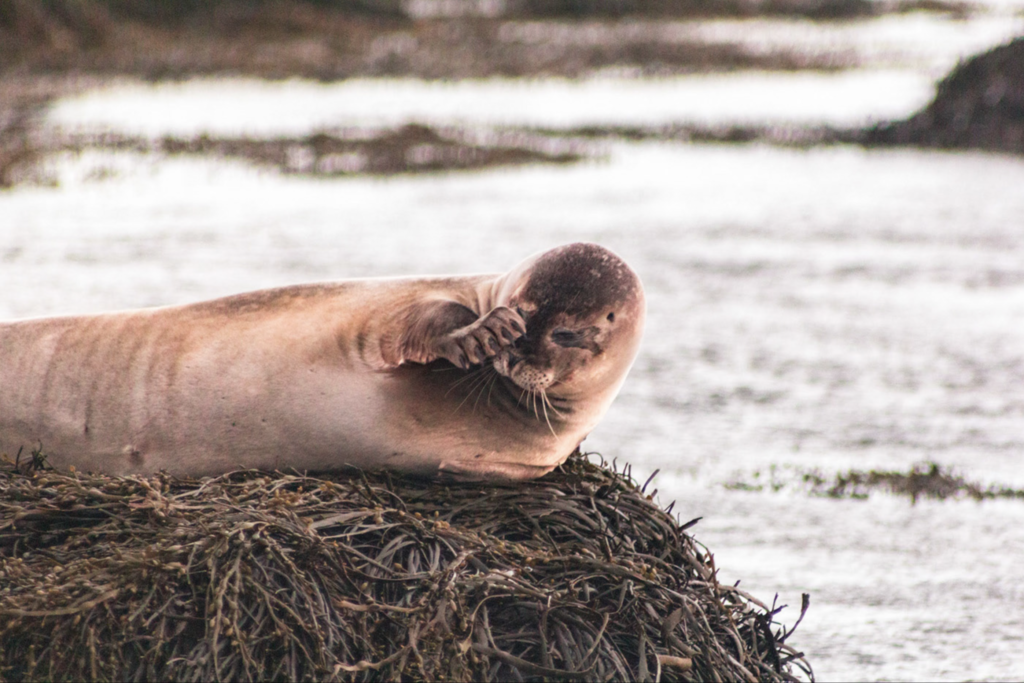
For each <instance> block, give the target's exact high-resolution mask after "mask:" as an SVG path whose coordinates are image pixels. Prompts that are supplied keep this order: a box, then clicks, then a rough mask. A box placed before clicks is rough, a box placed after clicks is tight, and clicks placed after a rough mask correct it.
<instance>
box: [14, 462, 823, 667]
mask: <svg viewBox="0 0 1024 683" xmlns="http://www.w3.org/2000/svg"><path fill="white" fill-rule="evenodd" d="M25 469H26V468H25V467H24V466H22V468H21V470H22V471H19V470H17V469H16V468H15V467H13V466H11V465H5V466H3V467H2V468H0V679H3V680H41V679H45V680H80V679H91V680H97V679H115V678H116V679H126V680H141V679H164V680H166V679H174V680H190V681H198V680H204V681H205V680H239V679H268V680H269V679H276V680H282V679H286V680H304V679H327V680H335V679H338V680H354V681H356V680H357V681H370V680H391V679H396V680H397V679H399V678H401V679H431V680H442V679H449V680H483V679H490V680H537V679H542V678H544V679H567V680H575V679H586V680H627V679H628V680H664V681H669V680H690V681H711V680H737V681H738V680H749V681H753V680H767V681H778V680H794V678H795V676H796V675H800V676H801V677H806V678H809V677H811V671H810V667H809V666H808V665H807V664H806V662H805V661H804V660H803V657H802V654H801V653H799V652H797V651H796V650H794V649H793V648H792V647H791V646H790V645H789V644H787V642H786V641H787V638H788V636H789V635H790V633H791V631H787V630H786V629H785V628H784V627H782V626H780V625H779V623H778V622H777V621H775V618H776V616H777V613H778V611H779V609H775V608H768V607H766V606H765V605H763V604H761V603H760V602H758V601H757V600H756V599H754V598H753V597H751V596H749V595H747V594H746V593H744V592H743V591H741V590H739V589H737V588H735V587H730V586H723V585H721V584H719V583H718V581H717V579H716V571H715V566H714V560H713V557H712V556H711V554H710V553H709V552H708V551H707V549H706V548H704V547H703V546H702V545H701V544H699V543H698V542H696V541H694V540H693V538H692V537H691V536H690V535H688V534H687V533H686V531H685V530H686V528H687V527H688V526H689V524H683V525H680V524H679V523H678V521H677V520H675V519H674V518H673V517H672V516H671V514H670V512H668V511H665V510H662V509H661V508H659V507H658V506H657V505H656V504H655V503H653V502H652V500H651V497H650V496H648V495H646V494H645V492H644V488H642V487H638V486H637V485H636V484H635V482H633V481H632V479H631V478H630V476H629V473H628V471H626V472H616V471H614V469H610V468H607V467H605V466H602V465H598V464H595V463H592V462H590V461H588V460H587V459H586V458H584V457H580V456H575V457H573V458H571V459H570V460H569V461H568V462H567V463H566V464H565V465H564V466H563V467H562V468H560V470H559V471H556V472H554V473H552V474H550V475H548V476H546V477H543V478H541V479H539V480H537V481H534V482H528V483H521V484H515V485H508V486H496V485H486V486H483V485H469V484H453V483H443V482H436V481H423V480H415V479H408V478H400V477H397V476H392V475H389V474H387V473H381V474H367V473H361V472H352V473H348V474H336V473H335V474H328V475H321V476H317V477H314V476H300V475H297V474H281V473H274V474H268V473H264V472H256V471H240V472H234V473H231V474H227V475H224V476H221V477H217V478H214V479H203V480H188V479H175V478H171V477H169V476H163V475H160V476H154V477H148V478H146V477H108V476H100V475H91V474H89V475H86V474H81V473H58V472H56V471H53V470H49V469H47V468H45V466H44V465H43V464H42V463H41V458H40V457H39V456H38V455H36V456H35V462H34V464H33V466H30V467H29V468H28V469H29V470H30V471H28V472H24V471H23V470H25ZM802 608H803V610H806V608H807V604H806V598H805V600H804V605H803V606H802ZM802 616H803V611H801V617H802Z"/></svg>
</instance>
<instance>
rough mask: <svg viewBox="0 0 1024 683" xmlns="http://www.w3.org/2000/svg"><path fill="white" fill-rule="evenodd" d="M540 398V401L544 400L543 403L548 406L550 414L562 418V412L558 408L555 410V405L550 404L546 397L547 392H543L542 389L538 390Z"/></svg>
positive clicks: (548, 398) (549, 399)
mask: <svg viewBox="0 0 1024 683" xmlns="http://www.w3.org/2000/svg"><path fill="white" fill-rule="evenodd" d="M540 397H541V399H543V400H544V402H545V403H547V404H548V408H551V412H553V413H554V414H555V415H557V416H558V417H562V415H563V413H562V411H560V410H559V409H558V408H556V407H555V404H554V403H552V402H551V398H550V397H548V392H547V391H545V390H544V389H541V390H540Z"/></svg>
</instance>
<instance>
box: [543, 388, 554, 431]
mask: <svg viewBox="0 0 1024 683" xmlns="http://www.w3.org/2000/svg"><path fill="white" fill-rule="evenodd" d="M540 398H541V403H540V406H541V408H543V409H544V421H545V422H547V423H548V429H550V430H551V436H558V434H556V433H555V428H554V427H552V426H551V420H550V419H549V418H548V405H547V404H548V397H547V396H546V395H545V393H544V390H543V389H541V390H540Z"/></svg>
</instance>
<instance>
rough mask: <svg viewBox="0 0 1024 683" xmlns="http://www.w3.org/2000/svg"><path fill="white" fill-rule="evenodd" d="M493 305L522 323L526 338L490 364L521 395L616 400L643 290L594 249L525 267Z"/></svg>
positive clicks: (575, 248) (563, 250)
mask: <svg viewBox="0 0 1024 683" xmlns="http://www.w3.org/2000/svg"><path fill="white" fill-rule="evenodd" d="M496 298H497V300H498V301H499V302H501V303H503V304H504V305H506V306H508V307H509V308H511V309H512V310H514V311H516V312H517V313H518V314H519V315H520V316H521V317H522V318H523V320H524V321H525V324H526V334H524V335H523V336H521V337H519V338H518V339H517V340H516V342H515V344H514V345H512V346H509V347H507V348H505V349H503V350H502V352H500V353H499V354H498V355H497V356H496V357H495V359H494V367H495V370H497V371H498V373H499V374H501V375H504V376H505V377H508V378H509V379H510V380H512V382H514V383H515V384H516V385H517V386H519V387H521V388H522V389H524V390H526V391H529V392H531V393H539V394H541V395H542V396H547V397H549V398H552V399H556V400H557V399H562V400H572V401H578V400H580V399H581V398H582V397H585V396H591V397H594V398H598V397H600V402H601V403H604V402H606V401H607V400H610V399H609V398H608V395H609V394H610V395H611V396H614V395H615V393H617V392H618V389H619V387H620V385H621V383H622V380H623V379H624V378H625V375H626V372H627V371H628V370H629V367H630V366H631V365H632V363H633V360H634V358H635V357H636V353H637V350H638V348H639V343H640V338H641V336H642V333H643V327H644V317H645V313H646V304H645V300H644V291H643V286H642V285H641V284H640V279H639V278H638V277H637V275H636V273H634V272H633V271H632V270H631V269H630V268H629V266H627V265H626V263H625V262H624V261H622V259H620V258H619V257H618V256H616V255H615V254H614V253H612V252H611V251H609V250H608V249H606V248H604V247H601V246H599V245H597V244H588V243H577V244H569V245H566V246H563V247H558V248H556V249H552V250H550V251H546V252H544V253H542V254H539V255H537V256H534V257H532V258H530V259H527V260H526V261H524V262H523V263H522V264H520V266H518V267H517V268H516V269H515V270H513V271H512V272H511V273H509V274H508V276H506V277H505V278H504V279H503V280H502V281H501V282H500V283H499V292H498V295H497V297H496Z"/></svg>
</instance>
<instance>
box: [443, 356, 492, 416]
mask: <svg viewBox="0 0 1024 683" xmlns="http://www.w3.org/2000/svg"><path fill="white" fill-rule="evenodd" d="M485 370H486V367H484V368H480V370H478V371H476V372H475V373H473V382H472V383H471V384H470V385H469V387H468V388H467V389H466V396H465V397H464V398H463V399H462V401H461V402H460V403H459V405H458V406H456V408H455V411H454V412H455V413H457V412H459V410H460V409H461V408H462V406H463V405H465V403H466V401H468V400H469V399H470V398H471V397H472V396H473V392H475V391H476V390H477V389H480V393H483V386H484V383H485V382H486V381H487V375H486V373H485ZM460 381H461V380H460ZM454 388H455V387H454V386H452V387H450V388H449V389H448V391H449V392H450V391H451V390H452V389H454ZM445 395H446V396H447V394H445ZM479 400H480V397H479V395H478V396H477V401H479ZM473 408H474V410H475V409H476V403H474V404H473Z"/></svg>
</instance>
